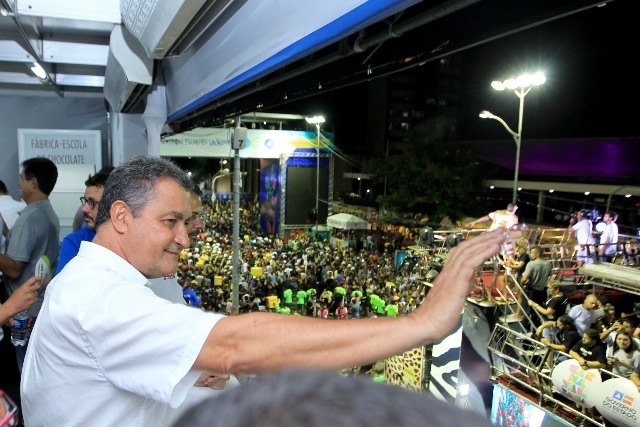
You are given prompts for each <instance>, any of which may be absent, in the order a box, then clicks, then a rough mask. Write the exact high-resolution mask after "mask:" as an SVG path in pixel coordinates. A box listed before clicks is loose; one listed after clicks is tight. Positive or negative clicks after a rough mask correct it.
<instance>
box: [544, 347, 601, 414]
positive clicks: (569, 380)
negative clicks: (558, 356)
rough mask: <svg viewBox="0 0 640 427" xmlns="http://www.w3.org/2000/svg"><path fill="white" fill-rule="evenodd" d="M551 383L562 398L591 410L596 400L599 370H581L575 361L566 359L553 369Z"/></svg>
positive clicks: (599, 379) (599, 380)
mask: <svg viewBox="0 0 640 427" xmlns="http://www.w3.org/2000/svg"><path fill="white" fill-rule="evenodd" d="M551 381H552V382H553V385H554V386H555V388H556V390H558V392H559V393H561V394H562V395H563V396H565V397H567V398H568V399H570V400H573V401H574V402H576V403H579V404H580V405H582V406H584V407H585V408H592V407H594V406H595V404H596V402H597V400H598V396H599V394H598V387H599V386H600V384H602V377H601V376H600V371H599V370H597V369H586V370H585V369H582V367H581V366H580V365H579V364H578V361H577V360H575V359H567V360H564V361H562V362H560V363H558V365H556V367H555V368H554V369H553V371H552V372H551Z"/></svg>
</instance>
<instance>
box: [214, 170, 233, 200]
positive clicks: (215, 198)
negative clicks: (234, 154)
mask: <svg viewBox="0 0 640 427" xmlns="http://www.w3.org/2000/svg"><path fill="white" fill-rule="evenodd" d="M227 175H229V169H228V168H224V169H220V170H219V171H218V173H217V174H216V176H214V178H213V180H212V181H211V198H212V199H213V200H212V201H213V202H214V204H217V202H218V199H217V196H216V181H217V180H218V179H219V178H222V177H223V176H227Z"/></svg>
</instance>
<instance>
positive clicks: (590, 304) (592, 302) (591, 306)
mask: <svg viewBox="0 0 640 427" xmlns="http://www.w3.org/2000/svg"><path fill="white" fill-rule="evenodd" d="M582 305H583V306H584V308H586V309H587V310H595V309H596V307H598V297H596V296H595V295H593V294H591V295H587V296H586V297H585V299H584V303H583V304H582Z"/></svg>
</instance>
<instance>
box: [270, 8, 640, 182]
mask: <svg viewBox="0 0 640 427" xmlns="http://www.w3.org/2000/svg"><path fill="white" fill-rule="evenodd" d="M632 6H633V2H632V1H629V0H616V1H613V2H611V3H610V4H608V5H606V6H605V7H601V8H592V9H589V10H586V11H583V12H579V13H577V14H574V15H571V16H569V17H565V18H560V19H558V20H555V21H553V22H549V23H546V24H543V25H541V26H538V27H535V28H532V29H529V30H525V31H523V32H520V33H517V34H514V35H510V36H507V37H504V38H501V39H498V40H495V41H491V42H488V43H486V44H482V45H480V46H476V47H473V48H471V49H469V50H466V51H464V52H462V53H459V54H457V55H460V56H462V61H463V64H464V65H463V71H462V76H461V81H462V84H461V86H460V88H459V93H458V96H459V98H460V109H461V119H460V122H459V124H458V138H459V139H460V140H462V141H465V140H470V141H475V140H478V139H485V140H507V141H510V140H511V139H510V136H509V135H508V133H507V132H506V131H505V129H504V128H503V127H502V126H501V125H500V124H499V123H497V122H496V121H493V120H482V119H480V118H478V113H479V112H480V111H481V110H489V111H491V112H492V113H494V114H496V115H498V116H500V117H502V118H503V119H504V120H505V121H506V122H507V123H508V124H509V125H510V126H511V127H512V128H513V129H517V120H518V102H519V101H518V98H517V96H516V95H515V94H513V92H509V91H504V92H498V91H495V90H493V89H492V88H491V86H490V83H491V81H492V80H502V79H505V78H507V77H511V76H517V75H518V74H520V73H522V72H524V71H534V70H542V71H544V72H545V74H546V75H547V82H546V83H545V84H544V85H543V86H541V87H539V88H534V89H532V91H531V92H530V93H529V94H528V95H527V96H526V97H525V107H524V116H523V117H524V120H523V132H522V134H523V144H524V143H526V141H527V140H535V139H564V138H569V139H583V138H594V137H603V138H606V141H607V142H606V143H605V146H604V147H603V148H602V149H603V150H606V151H605V152H607V153H609V152H610V151H611V147H610V146H608V145H607V144H610V143H611V141H612V139H611V138H613V137H616V138H620V137H639V136H640V121H639V120H638V119H637V118H636V115H637V110H638V108H637V107H636V106H635V102H636V100H637V99H638V95H640V89H639V88H638V85H637V84H634V81H635V77H636V74H637V73H636V71H635V67H634V66H633V64H632V62H635V61H636V59H635V58H634V56H635V52H636V51H637V49H636V47H635V45H636V44H637V41H638V35H637V30H636V27H637V22H636V14H635V11H633V10H632V8H631V7H632ZM478 19H482V18H481V17H479V18H478ZM460 25H464V23H461V24H460ZM454 35H455V33H453V32H452V34H451V36H454ZM416 42H417V43H419V42H420V41H416ZM434 66H436V65H435V64H433V63H428V64H427V65H425V66H423V67H421V68H424V73H425V76H426V75H428V73H429V68H428V67H434ZM366 89H367V84H366V83H362V84H359V85H354V86H351V87H349V88H345V89H340V90H337V91H334V92H330V93H328V94H324V95H318V96H314V97H313V98H309V99H305V100H303V101H300V102H297V103H292V104H290V105H286V106H283V107H282V108H280V109H279V110H280V111H281V112H295V113H300V114H307V115H312V114H323V115H325V117H326V119H327V122H326V123H325V125H324V126H323V128H324V129H326V130H327V131H332V132H334V133H335V135H336V143H337V144H339V145H342V146H343V147H345V148H346V149H347V150H348V147H349V145H351V144H353V143H356V144H361V143H362V141H361V139H359V138H358V135H362V134H363V130H362V126H363V123H364V119H365V115H366V105H367V103H370V102H375V100H371V99H368V98H367V90H366ZM512 145H513V144H512ZM633 148H635V147H634V145H633V144H626V146H625V147H624V150H631V149H633ZM541 149H542V148H541ZM544 149H546V148H544ZM507 150H508V148H507ZM576 150H579V151H581V152H583V153H592V152H594V150H595V153H593V154H595V155H596V156H597V155H599V153H598V152H599V151H600V148H599V147H596V146H594V147H589V146H585V144H580V145H579V146H576ZM562 151H563V153H564V152H571V148H563V150H562ZM614 151H618V153H617V154H616V156H618V157H617V158H615V159H610V161H617V159H620V161H622V160H623V159H625V158H628V157H631V158H633V157H636V158H637V155H638V154H640V151H632V152H629V153H628V154H622V155H621V154H619V150H614ZM624 153H627V151H625V152H624ZM512 156H513V154H512ZM574 161H575V162H585V163H584V164H585V166H587V165H588V164H590V163H591V162H587V161H586V160H585V158H580V159H576V160H574ZM605 166H606V165H598V167H599V168H603V167H605ZM606 167H607V168H608V166H606ZM621 167H622V169H623V170H624V171H627V170H628V169H629V168H630V167H631V165H630V164H626V165H622V166H621ZM607 172H608V173H612V172H610V171H607ZM639 175H640V174H639Z"/></svg>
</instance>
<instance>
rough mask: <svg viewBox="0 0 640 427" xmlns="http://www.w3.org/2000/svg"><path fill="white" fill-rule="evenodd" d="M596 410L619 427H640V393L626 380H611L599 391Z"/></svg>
mask: <svg viewBox="0 0 640 427" xmlns="http://www.w3.org/2000/svg"><path fill="white" fill-rule="evenodd" d="M597 394H598V399H597V401H596V405H595V406H596V409H597V410H598V412H599V413H600V414H601V415H602V416H603V417H605V418H606V419H607V420H609V421H611V422H613V423H614V424H615V425H617V426H618V427H637V426H640V393H639V392H638V388H637V387H636V386H635V385H634V384H633V383H632V382H631V380H628V379H626V378H611V379H608V380H606V381H604V382H603V383H602V384H601V385H600V387H598V390H597Z"/></svg>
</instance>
